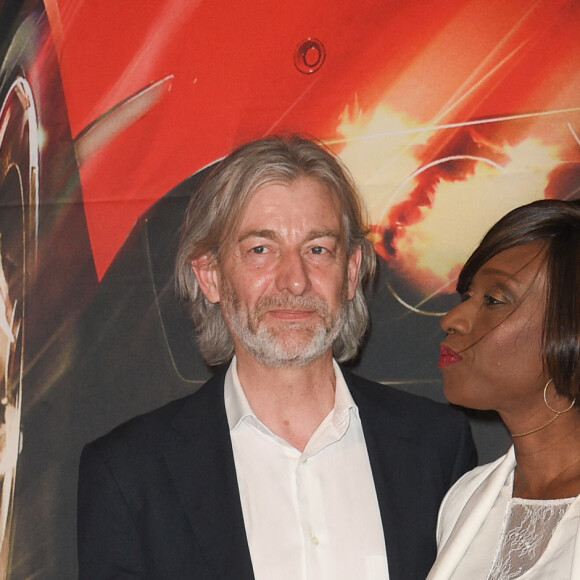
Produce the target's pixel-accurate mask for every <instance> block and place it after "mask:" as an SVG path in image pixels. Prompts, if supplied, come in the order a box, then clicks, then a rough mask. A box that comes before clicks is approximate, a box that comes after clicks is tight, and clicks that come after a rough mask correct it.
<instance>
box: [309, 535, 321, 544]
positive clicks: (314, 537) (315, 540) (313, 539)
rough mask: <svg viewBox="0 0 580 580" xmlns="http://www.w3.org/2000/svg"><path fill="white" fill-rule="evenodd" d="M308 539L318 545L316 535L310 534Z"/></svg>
mask: <svg viewBox="0 0 580 580" xmlns="http://www.w3.org/2000/svg"><path fill="white" fill-rule="evenodd" d="M310 541H311V542H312V543H313V544H314V545H315V546H318V544H320V541H319V540H318V538H317V537H316V536H312V537H311V538H310Z"/></svg>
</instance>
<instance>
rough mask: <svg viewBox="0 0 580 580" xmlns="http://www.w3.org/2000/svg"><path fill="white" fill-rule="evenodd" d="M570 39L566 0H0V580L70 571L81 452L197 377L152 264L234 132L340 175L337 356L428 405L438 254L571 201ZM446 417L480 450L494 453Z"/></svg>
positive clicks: (573, 93) (433, 370) (455, 255)
mask: <svg viewBox="0 0 580 580" xmlns="http://www.w3.org/2000/svg"><path fill="white" fill-rule="evenodd" d="M579 30H580V3H578V2H576V1H574V0H510V1H509V2H506V1H505V0H446V1H445V2H443V1H437V0H423V1H420V2H408V1H406V0H357V1H356V2H355V1H352V0H342V1H341V0H338V1H337V0H317V1H316V2H312V1H306V0H293V1H292V2H289V1H285V0H281V1H280V2H266V1H264V0H245V1H244V2H230V1H228V0H211V1H209V0H198V1H192V0H147V2H143V1H136V0H123V1H122V2H119V1H118V0H45V1H44V2H42V1H40V0H36V1H35V0H32V1H30V0H25V1H10V0H5V1H0V41H1V52H0V258H1V262H0V265H1V267H0V297H1V298H0V371H1V372H0V381H1V383H0V389H1V400H0V403H1V406H0V494H1V496H0V569H1V571H0V580H4V579H13V580H21V579H25V578H27V579H28V578H29V579H43V580H46V579H55V580H63V579H69V578H70V579H73V578H75V576H76V554H75V497H76V478H77V468H78V459H79V455H80V451H81V449H82V446H83V445H84V444H85V443H86V442H88V441H90V440H92V439H94V438H95V437H98V436H99V435H101V434H104V433H106V432H107V431H109V430H110V429H111V428H113V427H114V426H115V425H117V424H118V423H120V422H122V421H124V420H126V419H128V418H130V417H132V416H134V415H137V414H139V413H142V412H145V411H147V410H149V409H152V408H154V407H157V406H159V405H161V404H163V403H165V402H167V401H170V400H172V399H175V398H178V397H180V396H183V395H185V394H188V393H190V392H192V391H194V390H195V389H197V388H198V387H199V386H200V385H201V384H202V383H203V382H204V381H205V380H206V379H207V378H208V377H209V376H210V372H211V371H210V369H208V368H207V367H206V366H205V365H204V363H203V361H202V359H201V357H200V355H199V353H198V351H197V349H196V345H195V337H194V330H193V328H192V324H191V322H190V321H189V320H188V318H187V317H186V315H185V314H184V312H183V310H182V308H181V305H180V304H179V302H178V300H177V298H176V295H175V290H174V281H173V261H174V256H175V250H176V244H177V239H178V231H179V225H180V222H181V218H182V216H183V212H184V210H185V206H186V205H187V202H188V199H189V198H190V197H191V196H192V195H195V192H196V189H197V188H198V186H199V183H200V181H201V180H202V179H203V177H204V175H205V174H206V172H207V171H209V170H210V168H211V166H212V164H214V163H215V162H216V161H217V160H219V159H220V158H222V157H223V156H224V155H226V154H227V153H228V152H229V151H230V150H231V149H232V148H233V147H235V146H236V145H239V144H241V143H243V142H246V141H248V140H251V139H254V138H258V137H262V136H265V135H269V134H280V133H292V132H300V133H306V134H308V135H312V136H314V137H316V138H318V139H320V140H321V141H323V142H324V143H325V144H326V145H328V146H329V147H330V148H331V149H332V150H333V151H335V152H336V153H337V154H339V155H340V157H341V158H342V159H343V161H344V162H345V163H346V164H347V166H348V167H349V168H350V170H351V172H352V174H353V176H354V178H355V180H356V181H357V183H358V185H359V187H360V189H361V192H362V194H363V196H364V198H365V200H366V203H367V206H368V212H369V218H370V223H371V226H372V231H371V234H370V235H371V238H372V241H373V242H374V245H375V248H376V251H377V253H378V255H379V261H380V272H379V274H380V275H379V278H378V280H377V283H376V285H375V287H374V288H373V289H372V292H371V294H370V296H369V299H370V309H371V316H372V330H371V332H370V334H369V336H368V339H367V343H366V346H365V348H364V351H363V352H362V354H361V356H360V357H359V358H358V359H357V361H355V363H354V364H353V365H352V366H353V368H354V370H355V371H356V372H358V373H360V374H362V375H364V376H366V377H369V378H371V379H375V380H377V381H379V382H380V383H383V384H385V385H387V384H389V385H394V386H395V387H396V388H400V389H404V390H409V391H413V392H415V393H419V394H421V395H424V396H427V397H431V398H433V399H436V400H441V401H443V400H444V398H443V394H442V389H441V379H440V374H439V372H438V370H437V357H438V343H439V341H440V340H441V338H442V334H443V333H442V331H441V329H440V327H439V318H440V316H441V315H442V313H444V312H446V311H447V310H448V309H449V308H450V306H452V305H453V304H454V303H455V301H456V300H457V298H456V297H455V295H454V285H455V280H456V276H457V273H458V271H459V268H460V266H461V264H462V262H463V261H464V260H465V259H466V257H467V256H468V254H469V253H470V251H471V250H473V249H474V247H475V246H476V245H477V243H478V241H479V240H480V238H481V236H482V235H483V233H484V232H485V231H486V230H487V229H488V227H489V226H490V225H491V224H492V223H493V222H494V221H496V220H497V219H498V218H499V217H500V216H502V215H503V214H504V213H506V212H507V211H508V210H510V209H512V208H514V207H516V206H518V205H521V204H524V203H527V202H530V201H533V200H536V199H541V198H560V199H572V198H577V197H579V196H580V67H578V63H580V36H579V34H578V31H579ZM385 388H389V387H385ZM469 416H470V420H471V424H472V428H473V433H474V436H475V439H476V444H477V447H478V452H479V460H480V462H481V463H483V462H487V461H489V460H491V459H494V458H496V457H497V456H499V455H500V454H501V453H503V452H504V451H505V450H506V448H507V446H508V444H509V440H508V437H507V435H506V433H505V431H504V429H503V427H502V426H501V424H500V423H499V421H498V419H497V417H496V416H495V415H494V414H493V413H473V412H470V413H469Z"/></svg>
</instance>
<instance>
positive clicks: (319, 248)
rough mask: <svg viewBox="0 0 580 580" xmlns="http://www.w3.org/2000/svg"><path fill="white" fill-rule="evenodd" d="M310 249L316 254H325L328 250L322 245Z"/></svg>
mask: <svg viewBox="0 0 580 580" xmlns="http://www.w3.org/2000/svg"><path fill="white" fill-rule="evenodd" d="M310 251H311V252H312V253H313V254H317V255H321V254H326V252H328V250H327V249H326V248H323V247H322V246H314V247H313V248H312V249H311V250H310Z"/></svg>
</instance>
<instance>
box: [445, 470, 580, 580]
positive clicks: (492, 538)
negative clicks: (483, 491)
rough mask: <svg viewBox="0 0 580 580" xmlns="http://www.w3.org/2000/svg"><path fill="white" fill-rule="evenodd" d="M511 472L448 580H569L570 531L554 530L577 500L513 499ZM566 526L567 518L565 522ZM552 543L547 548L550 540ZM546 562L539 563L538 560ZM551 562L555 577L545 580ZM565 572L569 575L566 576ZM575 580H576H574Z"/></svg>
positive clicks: (571, 538)
mask: <svg viewBox="0 0 580 580" xmlns="http://www.w3.org/2000/svg"><path fill="white" fill-rule="evenodd" d="M512 490H513V472H512V473H511V474H510V476H509V477H508V478H507V480H506V482H505V484H504V486H503V488H502V490H501V492H500V495H498V497H497V499H496V501H495V503H494V504H493V507H492V509H491V511H490V512H489V513H488V515H487V517H486V518H485V520H484V523H483V525H482V526H481V528H480V529H479V531H478V532H477V535H476V536H475V538H474V539H473V541H472V542H471V544H470V546H469V548H468V549H467V551H466V552H465V554H464V556H463V558H462V559H461V561H460V562H459V564H458V566H457V568H455V570H454V571H453V573H452V574H451V575H450V576H449V578H451V579H452V580H516V579H520V578H521V580H528V579H529V580H539V579H541V580H545V579H546V578H548V580H555V579H556V578H557V579H558V580H559V579H560V578H562V579H566V580H568V579H570V578H571V576H570V572H569V569H570V565H571V564H570V562H571V557H572V554H573V548H574V544H575V534H574V530H575V529H576V528H577V525H575V526H574V527H573V529H572V530H570V529H569V528H570V525H569V522H568V523H567V525H566V529H565V530H564V529H562V530H560V529H559V524H560V523H562V524H563V519H564V517H565V515H566V512H567V510H568V508H569V507H570V506H571V505H572V504H573V503H574V502H575V501H577V498H570V499H561V500H528V499H521V498H513V497H512ZM566 520H568V518H566ZM552 538H553V539H554V542H552V543H550V540H552ZM543 554H545V557H544V558H542V555H543ZM554 557H556V558H558V560H559V561H560V563H561V566H559V568H560V570H559V573H558V574H556V575H554V576H549V577H547V576H546V574H545V573H544V567H545V565H546V562H548V561H551V560H552V559H553V558H554ZM566 570H568V572H566ZM575 580H580V579H575Z"/></svg>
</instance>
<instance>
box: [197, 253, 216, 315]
mask: <svg viewBox="0 0 580 580" xmlns="http://www.w3.org/2000/svg"><path fill="white" fill-rule="evenodd" d="M191 268H192V270H193V273H194V274H195V277H196V278H197V283H198V284H199V288H200V290H201V291H202V292H203V295H204V296H205V297H206V298H207V299H208V300H209V301H210V302H211V303H212V304H217V303H218V302H219V301H220V293H219V271H218V267H217V263H216V260H215V257H214V256H210V255H207V254H206V255H204V256H201V257H199V258H194V259H193V260H192V261H191Z"/></svg>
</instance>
